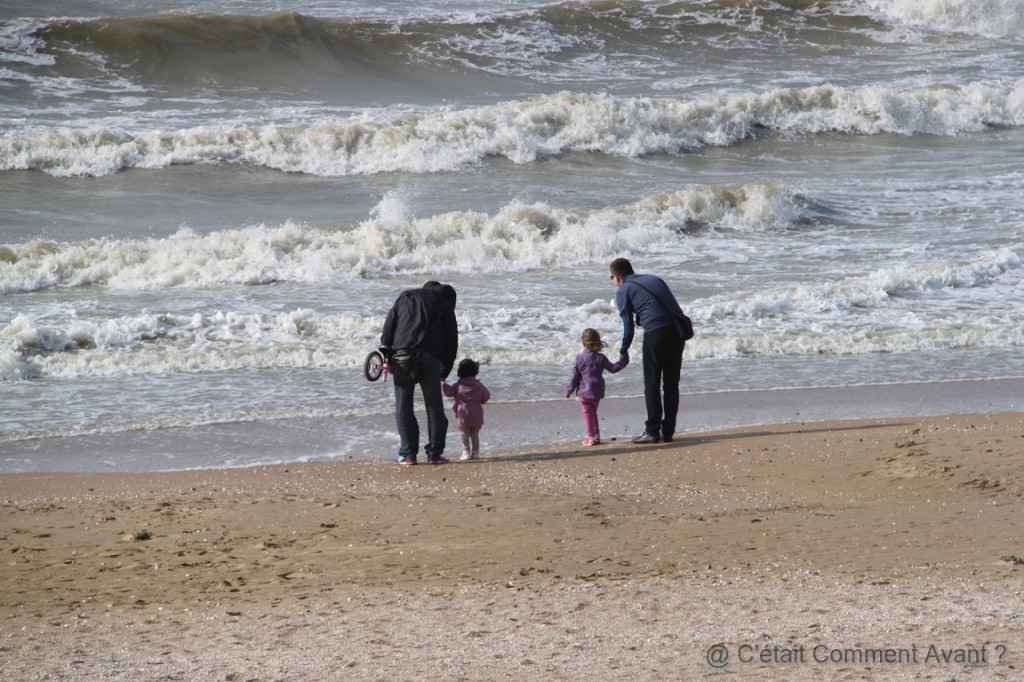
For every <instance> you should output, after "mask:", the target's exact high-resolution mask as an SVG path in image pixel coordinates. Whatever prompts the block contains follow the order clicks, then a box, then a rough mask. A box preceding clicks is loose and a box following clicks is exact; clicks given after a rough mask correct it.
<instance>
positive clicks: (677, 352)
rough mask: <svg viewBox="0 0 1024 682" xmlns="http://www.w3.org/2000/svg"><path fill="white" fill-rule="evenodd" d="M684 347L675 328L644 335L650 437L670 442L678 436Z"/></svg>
mask: <svg viewBox="0 0 1024 682" xmlns="http://www.w3.org/2000/svg"><path fill="white" fill-rule="evenodd" d="M684 344H685V342H684V341H683V340H682V339H680V338H679V333H678V332H677V331H676V330H675V328H672V327H670V328H668V329H658V330H657V331H653V332H647V331H645V332H644V346H643V349H644V399H645V400H646V402H647V422H646V423H645V425H644V430H645V431H646V432H647V433H649V434H651V435H654V436H662V437H666V438H671V437H672V435H673V434H674V433H675V432H676V414H677V413H678V412H679V373H680V371H681V370H682V367H683V346H684ZM663 395H664V399H662V396H663Z"/></svg>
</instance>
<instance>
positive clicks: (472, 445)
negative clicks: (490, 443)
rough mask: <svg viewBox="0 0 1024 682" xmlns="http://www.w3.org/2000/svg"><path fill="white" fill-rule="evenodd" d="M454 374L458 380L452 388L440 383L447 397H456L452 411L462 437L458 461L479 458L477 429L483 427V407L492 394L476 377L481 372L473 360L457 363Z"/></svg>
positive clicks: (444, 382)
mask: <svg viewBox="0 0 1024 682" xmlns="http://www.w3.org/2000/svg"><path fill="white" fill-rule="evenodd" d="M456 373H457V374H458V375H459V380H458V381H456V382H455V383H454V384H452V385H451V386H449V385H448V382H446V381H444V380H443V379H442V380H441V391H442V392H443V393H444V394H445V395H446V396H448V397H449V398H455V404H454V405H453V407H452V410H453V412H454V413H455V421H456V422H457V423H458V425H459V433H460V434H461V435H462V457H460V458H459V459H461V460H467V459H479V458H480V427H481V426H483V425H484V408H483V404H484V403H486V402H487V401H488V400H490V399H491V393H490V391H488V390H487V387H486V386H484V385H483V384H482V383H480V381H479V380H478V379H477V378H476V375H477V374H479V373H480V363H478V362H476V361H475V360H470V359H469V358H466V359H465V360H463V361H462V362H460V363H459V368H458V369H457V370H456Z"/></svg>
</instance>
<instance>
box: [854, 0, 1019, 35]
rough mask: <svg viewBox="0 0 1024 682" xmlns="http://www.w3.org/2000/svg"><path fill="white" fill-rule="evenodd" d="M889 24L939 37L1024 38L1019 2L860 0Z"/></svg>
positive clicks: (1009, 0)
mask: <svg viewBox="0 0 1024 682" xmlns="http://www.w3.org/2000/svg"><path fill="white" fill-rule="evenodd" d="M860 2H862V3H863V4H864V5H866V6H867V7H869V8H870V9H871V10H872V11H873V12H876V13H878V14H880V15H881V16H882V17H884V18H885V19H886V20H888V21H890V22H896V23H898V24H903V25H909V26H915V27H921V28H925V29H928V30H932V31H938V32H941V33H964V34H968V35H976V36H984V37H989V38H1020V37H1022V36H1024V3H1021V2H1019V0H860Z"/></svg>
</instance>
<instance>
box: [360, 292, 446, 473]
mask: <svg viewBox="0 0 1024 682" xmlns="http://www.w3.org/2000/svg"><path fill="white" fill-rule="evenodd" d="M455 299H456V295H455V289H454V288H452V287H451V286H450V285H448V284H441V283H440V282H435V281H430V282H427V283H426V284H424V285H423V287H422V288H421V289H407V290H406V291H403V292H402V293H401V294H399V296H398V299H397V300H396V301H395V303H394V305H393V306H391V310H390V311H389V312H388V315H387V318H385V320H384V330H383V332H382V333H381V336H380V342H381V345H382V346H383V347H385V348H386V349H388V351H389V355H390V362H391V364H392V367H393V370H394V373H393V377H394V384H395V422H396V423H397V425H398V436H399V438H400V439H401V444H400V446H399V450H398V459H397V460H395V461H397V462H398V463H399V464H404V465H407V466H410V465H413V464H416V457H417V455H418V454H419V449H420V425H419V421H417V419H416V413H415V412H414V410H413V398H414V397H415V393H416V385H417V384H418V385H419V386H420V387H421V390H422V392H423V401H424V403H426V410H427V443H426V445H425V446H424V451H425V452H426V455H427V463H428V464H443V463H444V462H447V461H448V460H447V459H445V458H444V456H443V455H444V446H445V439H446V438H447V436H448V417H447V416H446V415H445V413H444V398H443V397H442V396H441V380H442V379H446V378H448V375H449V374H450V373H451V371H452V365H454V364H455V357H456V355H457V354H458V352H459V328H458V324H457V322H456V320H455ZM403 358H406V359H405V360H403ZM409 374H411V375H412V376H411V378H409V379H407V380H403V379H404V378H405V377H408V375H409Z"/></svg>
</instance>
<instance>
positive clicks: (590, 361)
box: [565, 329, 629, 445]
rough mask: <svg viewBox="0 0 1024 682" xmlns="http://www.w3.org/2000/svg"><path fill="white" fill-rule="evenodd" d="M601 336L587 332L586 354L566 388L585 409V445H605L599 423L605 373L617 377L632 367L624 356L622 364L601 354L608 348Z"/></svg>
mask: <svg viewBox="0 0 1024 682" xmlns="http://www.w3.org/2000/svg"><path fill="white" fill-rule="evenodd" d="M604 346H605V344H604V342H603V341H601V335H600V334H598V333H597V331H595V330H593V329H584V330H583V352H582V353H580V354H579V355H577V356H576V361H575V362H574V363H573V366H572V376H571V377H570V378H569V385H568V386H566V388H565V397H566V398H571V397H572V394H573V393H576V395H577V396H578V397H579V400H580V408H581V409H582V410H583V429H584V430H585V431H586V433H587V438H586V440H584V441H583V445H600V444H601V426H600V424H598V421H597V406H598V405H599V404H600V403H601V399H602V398H604V372H605V370H607V371H609V372H611V373H612V374H615V373H616V372H618V371H621V370H622V369H623V368H624V367H625V366H626V365H628V364H629V356H628V355H622V356H620V358H619V361H618V362H612V361H611V360H609V359H608V357H607V356H606V355H605V354H604V353H602V352H601V351H602V350H603V349H604Z"/></svg>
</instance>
